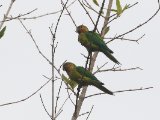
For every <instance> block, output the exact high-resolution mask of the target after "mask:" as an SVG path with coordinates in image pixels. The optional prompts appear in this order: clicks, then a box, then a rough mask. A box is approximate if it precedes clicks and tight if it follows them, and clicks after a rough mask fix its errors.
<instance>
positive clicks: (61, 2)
mask: <svg viewBox="0 0 160 120" xmlns="http://www.w3.org/2000/svg"><path fill="white" fill-rule="evenodd" d="M61 3H62V6H64V3H63V0H61ZM65 9H66V11H67V13H68V15H69V17H70V18H71V20H72V22H73V24H74V26H75V27H76V28H77V25H76V22H75V21H74V19H73V17H72V15H71V13H70V12H69V11H68V8H67V7H65Z"/></svg>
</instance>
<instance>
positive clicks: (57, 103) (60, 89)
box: [55, 81, 63, 115]
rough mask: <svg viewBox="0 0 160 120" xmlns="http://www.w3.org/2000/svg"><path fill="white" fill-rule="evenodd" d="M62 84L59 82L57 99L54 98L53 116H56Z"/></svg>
mask: <svg viewBox="0 0 160 120" xmlns="http://www.w3.org/2000/svg"><path fill="white" fill-rule="evenodd" d="M62 83H63V81H61V84H60V86H59V90H58V94H57V98H56V106H55V115H56V114H57V107H58V100H59V97H60V92H61V88H62Z"/></svg>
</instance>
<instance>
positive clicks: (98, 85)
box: [93, 84, 113, 95]
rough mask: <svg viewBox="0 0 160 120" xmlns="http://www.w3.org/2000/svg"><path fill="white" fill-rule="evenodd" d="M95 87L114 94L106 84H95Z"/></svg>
mask: <svg viewBox="0 0 160 120" xmlns="http://www.w3.org/2000/svg"><path fill="white" fill-rule="evenodd" d="M93 85H94V86H95V87H97V88H98V89H100V90H102V91H103V92H105V93H107V94H110V95H113V92H111V91H110V90H108V89H107V88H105V87H104V86H102V85H101V84H93Z"/></svg>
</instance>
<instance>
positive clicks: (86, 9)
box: [78, 0, 96, 26]
mask: <svg viewBox="0 0 160 120" xmlns="http://www.w3.org/2000/svg"><path fill="white" fill-rule="evenodd" d="M78 2H79V3H80V5H81V6H82V7H83V9H84V10H85V12H86V14H87V15H88V17H89V19H90V20H91V22H92V23H93V25H94V26H95V25H96V24H95V23H94V21H93V19H92V17H91V16H90V14H89V12H88V11H87V9H86V8H85V7H84V5H83V4H82V2H81V1H80V0H78Z"/></svg>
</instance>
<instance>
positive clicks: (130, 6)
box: [108, 2, 138, 24]
mask: <svg viewBox="0 0 160 120" xmlns="http://www.w3.org/2000/svg"><path fill="white" fill-rule="evenodd" d="M137 4H138V2H136V3H134V4H133V5H129V7H128V8H127V9H129V8H132V7H134V6H135V5H137ZM114 16H116V17H114ZM111 17H114V18H113V19H111V20H110V21H109V22H108V24H109V23H111V22H112V21H114V20H115V19H117V18H119V16H118V17H117V14H113V15H112V16H110V18H111Z"/></svg>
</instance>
